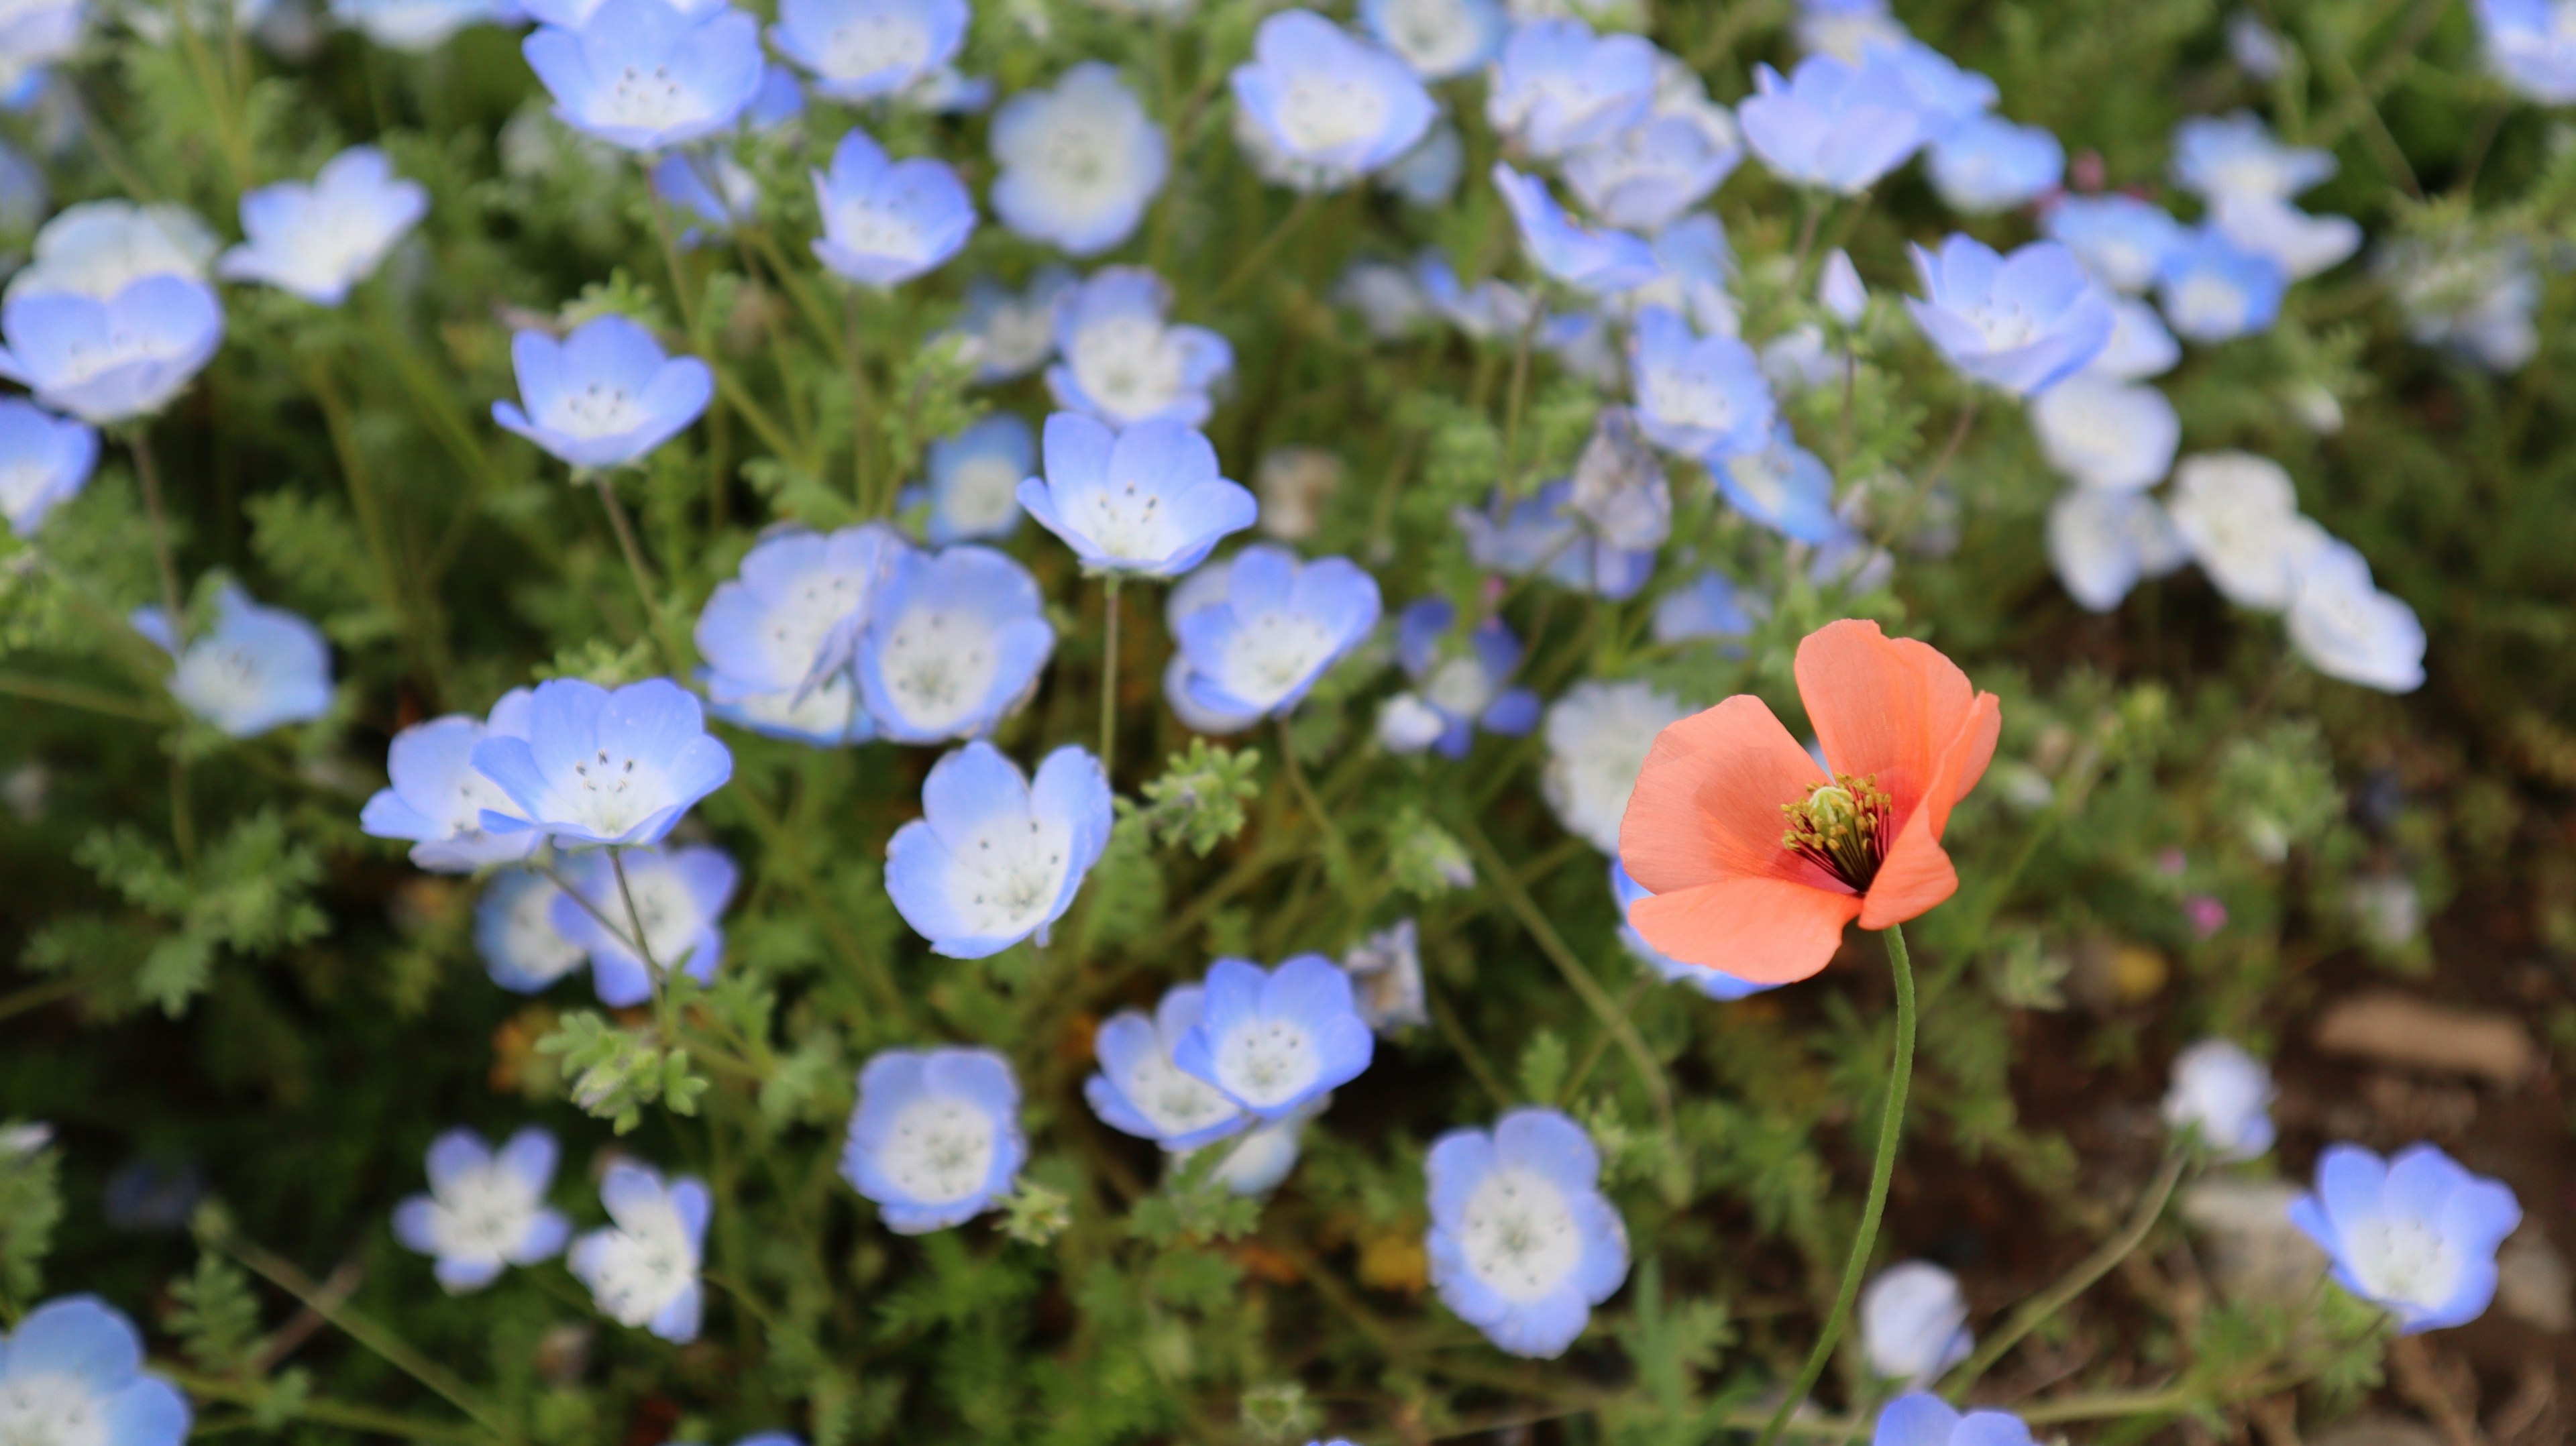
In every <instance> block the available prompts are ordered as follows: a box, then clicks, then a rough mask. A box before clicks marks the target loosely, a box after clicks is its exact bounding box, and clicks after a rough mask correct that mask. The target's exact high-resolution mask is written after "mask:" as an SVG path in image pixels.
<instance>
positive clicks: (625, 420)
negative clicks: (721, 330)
mask: <svg viewBox="0 0 2576 1446" xmlns="http://www.w3.org/2000/svg"><path fill="white" fill-rule="evenodd" d="M611 3H616V4H623V3H627V0H611ZM636 3H642V4H659V3H660V0H636ZM510 362H511V365H512V366H513V368H514V369H515V370H516V371H517V373H518V377H519V396H520V398H521V400H523V401H524V402H525V403H526V404H527V405H526V407H525V408H524V409H522V408H521V406H520V405H519V403H517V402H494V403H493V404H492V420H493V421H495V422H498V423H500V424H501V426H502V427H504V428H506V429H507V430H509V431H512V432H516V433H518V434H519V435H520V436H522V437H525V438H527V439H528V440H529V441H531V442H534V443H536V444H537V445H538V446H540V447H543V448H544V449H546V450H547V451H548V452H551V453H553V454H554V455H555V456H556V457H557V458H559V459H561V460H562V461H564V462H567V463H570V464H571V465H572V466H574V467H575V468H599V467H621V466H624V465H626V464H627V463H629V462H633V461H635V460H637V459H639V458H641V457H642V456H643V455H644V454H645V453H647V452H650V451H652V450H653V449H654V448H656V447H659V446H661V445H662V444H663V443H664V442H667V441H669V440H671V439H672V438H673V437H676V436H678V435H679V434H680V432H681V431H682V430H683V429H685V428H686V427H687V426H688V425H689V424H690V423H691V422H694V421H696V420H697V419H698V418H699V417H700V416H702V415H704V413H705V412H706V410H707V403H708V402H710V401H712V400H713V399H714V397H715V390H716V382H715V374H714V373H713V372H711V371H709V370H707V364H706V363H705V362H702V361H700V360H698V359H697V358H696V357H693V356H682V357H668V356H665V355H664V354H663V351H662V344H661V343H660V342H658V341H655V340H654V339H653V333H651V332H649V331H646V330H645V329H644V328H643V327H641V326H638V325H637V324H635V323H634V322H632V321H629V320H627V319H626V318H625V317H622V316H614V315H611V316H597V317H593V318H591V319H590V320H589V321H586V322H583V323H582V324H581V325H580V326H578V327H575V328H573V332H572V334H571V335H570V336H567V337H565V338H564V339H563V340H562V341H556V340H555V339H554V338H553V337H551V336H548V335H546V334H545V333H544V332H542V331H537V330H535V329H533V328H531V329H529V330H526V331H522V332H519V333H518V334H517V335H515V336H512V337H511V338H510Z"/></svg>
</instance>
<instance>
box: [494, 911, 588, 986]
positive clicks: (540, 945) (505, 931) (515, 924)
mask: <svg viewBox="0 0 2576 1446" xmlns="http://www.w3.org/2000/svg"><path fill="white" fill-rule="evenodd" d="M562 894H563V891H562V890H561V889H557V888H552V887H548V888H542V889H537V888H528V889H521V890H519V892H518V893H517V895H516V896H514V897H513V898H512V899H511V900H510V909H509V912H508V913H506V914H504V915H502V917H501V940H502V950H501V952H502V953H503V954H504V955H505V956H507V962H508V963H509V964H510V965H512V966H513V967H515V968H516V969H517V970H518V972H519V973H521V974H523V975H525V976H527V977H528V978H529V979H532V980H534V981H536V982H537V983H539V984H541V985H543V984H552V983H554V982H555V981H556V980H558V979H561V978H562V977H564V976H565V975H567V974H570V973H571V972H572V971H574V970H575V969H578V968H580V967H581V961H582V960H583V958H585V957H586V956H585V955H584V954H583V953H582V950H581V946H579V945H577V944H575V943H573V942H571V941H570V940H568V939H566V938H564V936H563V934H562V932H561V931H560V930H558V929H556V928H555V917H554V903H555V900H556V899H557V898H560V897H561V896H562Z"/></svg>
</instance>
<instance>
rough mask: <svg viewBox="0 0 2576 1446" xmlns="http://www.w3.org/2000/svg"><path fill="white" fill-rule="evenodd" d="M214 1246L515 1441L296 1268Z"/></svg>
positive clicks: (241, 1244)
mask: <svg viewBox="0 0 2576 1446" xmlns="http://www.w3.org/2000/svg"><path fill="white" fill-rule="evenodd" d="M215 1244H216V1245H217V1246H218V1247H219V1248H221V1249H222V1251H223V1252H224V1253H225V1254H226V1255H229V1256H231V1257H232V1258H233V1259H235V1260H238V1261H240V1262H241V1263H242V1264H243V1265H245V1266H248V1267H249V1268H250V1270H251V1271H252V1273H253V1274H256V1275H259V1276H261V1277H263V1278H265V1279H266V1280H267V1281H268V1282H269V1283H270V1284H271V1285H274V1286H276V1287H277V1288H278V1289H280V1290H283V1291H285V1292H286V1293H287V1294H288V1295H291V1296H293V1297H295V1298H296V1300H298V1301H300V1302H302V1303H303V1305H304V1306H305V1307H306V1308H307V1309H309V1310H311V1311H312V1312H313V1313H314V1314H315V1315H318V1316H320V1317H322V1318H323V1319H324V1320H327V1321H329V1322H330V1323H331V1324H332V1325H334V1326H337V1327H339V1329H340V1330H341V1332H342V1333H343V1334H345V1335H347V1336H348V1337H349V1339H351V1340H353V1341H356V1342H357V1343H358V1344H360V1345H362V1346H365V1347H366V1348H367V1349H368V1350H371V1351H373V1352H375V1353H376V1354H377V1355H379V1356H382V1357H383V1358H384V1359H385V1360H386V1362H387V1363H389V1364H391V1365H392V1366H394V1367H395V1368H396V1369H398V1370H400V1371H401V1372H402V1373H403V1374H405V1375H407V1376H409V1377H411V1378H412V1379H413V1380H415V1381H418V1382H420V1383H421V1384H422V1385H424V1386H427V1387H428V1388H429V1389H430V1390H432V1391H434V1392H436V1393H437V1394H438V1395H439V1396H440V1397H441V1398H443V1399H444V1400H446V1402H447V1403H448V1404H449V1405H451V1406H454V1407H455V1408H456V1409H458V1410H460V1411H462V1412H464V1413H465V1414H466V1415H468V1416H470V1417H472V1418H473V1419H474V1423H475V1424H476V1425H478V1426H481V1427H482V1428H483V1429H484V1430H486V1431H488V1432H490V1433H491V1434H493V1435H495V1436H499V1437H501V1438H503V1439H504V1440H508V1439H512V1438H513V1433H512V1432H511V1431H509V1430H508V1429H507V1428H506V1427H505V1426H503V1424H502V1423H501V1422H500V1421H499V1420H498V1419H497V1418H496V1417H494V1416H493V1415H492V1413H491V1411H490V1409H489V1408H488V1407H486V1406H485V1405H484V1404H483V1403H482V1402H481V1401H480V1400H479V1399H477V1398H476V1397H475V1395H474V1393H473V1391H472V1390H471V1389H469V1388H468V1387H467V1386H466V1384H465V1383H464V1382H463V1381H460V1380H458V1379H457V1378H456V1377H455V1376H454V1375H453V1374H451V1373H450V1372H449V1371H448V1369H447V1368H446V1367H445V1366H442V1365H440V1364H438V1363H437V1362H436V1361H433V1360H431V1359H429V1358H428V1357H427V1356H424V1355H422V1354H421V1353H420V1352H419V1351H417V1350H414V1349H413V1348H412V1347H411V1345H410V1343H409V1342H407V1341H405V1340H403V1339H402V1337H400V1336H397V1335H395V1334H394V1333H393V1332H392V1331H391V1330H388V1329H387V1328H385V1327H384V1326H382V1325H379V1324H377V1323H376V1321H375V1320H373V1319H372V1318H370V1317H368V1316H365V1315H361V1314H359V1313H358V1312H357V1311H355V1310H352V1309H350V1308H349V1306H348V1305H347V1304H346V1303H344V1302H341V1301H336V1300H333V1299H331V1298H330V1297H328V1296H326V1295H325V1294H324V1293H323V1292H322V1291H321V1290H320V1289H319V1288H317V1287H316V1286H315V1285H314V1283H313V1281H312V1280H311V1279H310V1278H309V1277H307V1276H306V1275H305V1274H304V1272H303V1271H301V1270H298V1269H296V1267H295V1266H294V1264H293V1263H292V1262H290V1261H288V1260H286V1259H285V1258H284V1257H282V1256H277V1255H272V1254H270V1253H269V1252H268V1251H267V1250H265V1249H263V1248H261V1247H260V1246H257V1245H254V1244H252V1243H251V1242H249V1241H247V1240H243V1239H241V1238H239V1237H238V1236H231V1235H227V1236H225V1237H223V1238H221V1239H219V1240H217V1241H216V1242H215Z"/></svg>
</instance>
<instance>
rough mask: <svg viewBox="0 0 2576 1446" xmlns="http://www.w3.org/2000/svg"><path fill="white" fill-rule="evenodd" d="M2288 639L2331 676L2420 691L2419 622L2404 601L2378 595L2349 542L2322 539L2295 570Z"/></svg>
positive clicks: (2381, 688) (2421, 648)
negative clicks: (2319, 545)
mask: <svg viewBox="0 0 2576 1446" xmlns="http://www.w3.org/2000/svg"><path fill="white" fill-rule="evenodd" d="M2289 630H2290V642H2291V643H2292V645H2294V646H2295V647H2297V648H2298V650H2299V656H2301V657H2303V658H2305V659H2307V660H2308V664H2309V666H2311V667H2313V668H2315V669H2316V670H2317V671H2318V672H2320V673H2323V674H2325V675H2326V676H2327V677H2329V678H2340V679H2342V680H2343V681H2345V682H2347V683H2358V684H2360V685H2361V686H2363V687H2365V688H2376V689H2378V690H2379V691H2381V692H2383V693H2412V692H2414V691H2415V690H2416V689H2418V688H2420V687H2423V686H2424V624H2423V622H2422V620H2420V619H2418V618H2417V617H2416V616H2415V610H2414V609H2413V608H2411V607H2408V606H2407V605H2406V600H2405V599H2403V598H2400V597H2394V596H2391V595H2390V594H2388V593H2385V592H2382V591H2380V590H2379V588H2378V587H2377V585H2375V584H2374V583H2372V582H2371V580H2370V563H2369V562H2368V561H2367V560H2365V559H2364V558H2363V557H2362V555H2361V553H2360V552H2359V551H2357V550H2355V549H2354V548H2353V547H2352V546H2351V545H2350V544H2348V543H2342V542H2328V543H2326V544H2325V545H2324V546H2322V547H2320V548H2318V549H2316V550H2315V551H2314V552H2312V553H2310V554H2309V555H2308V556H2307V557H2306V558H2305V559H2304V561H2302V563H2301V564H2300V566H2299V580H2298V585H2297V589H2296V591H2295V592H2294V593H2293V594H2292V595H2291V598H2290V616H2289Z"/></svg>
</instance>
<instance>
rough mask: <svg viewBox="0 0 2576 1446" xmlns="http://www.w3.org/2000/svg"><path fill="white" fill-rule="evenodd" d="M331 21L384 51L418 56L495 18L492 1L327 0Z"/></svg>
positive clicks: (496, 11) (495, 7)
mask: <svg viewBox="0 0 2576 1446" xmlns="http://www.w3.org/2000/svg"><path fill="white" fill-rule="evenodd" d="M331 18H332V19H334V20H337V21H339V22H340V23H341V24H342V25H345V26H348V27H349V28H351V29H353V30H356V31H358V32H360V33H361V34H363V35H365V36H366V37H367V39H369V40H370V41H373V42H374V43H376V44H378V45H381V46H384V47H385V48H386V49H388V50H399V51H403V52H405V53H406V54H411V55H422V54H426V53H428V52H429V51H432V50H436V49H437V48H438V47H440V46H442V45H444V44H446V43H447V41H448V38H449V37H450V36H452V35H454V34H455V33H456V32H457V31H459V30H462V29H464V28H465V27H466V26H468V25H481V24H484V23H485V22H487V21H491V20H494V19H497V18H499V15H498V7H497V6H496V5H495V4H494V3H493V0H331Z"/></svg>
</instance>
